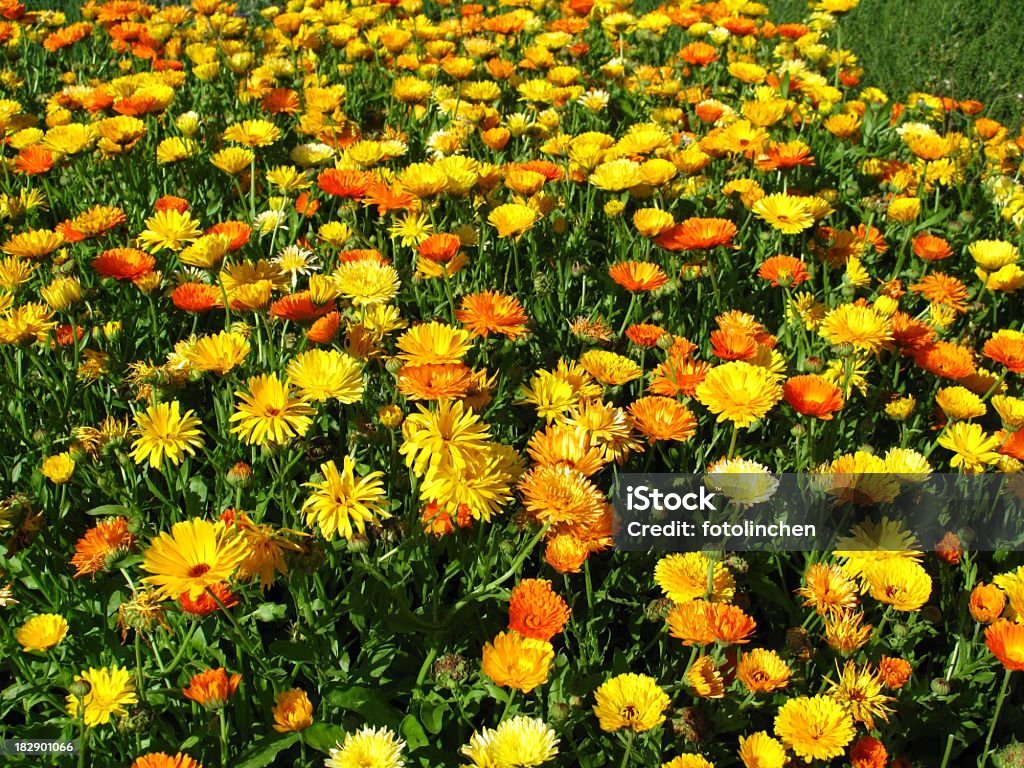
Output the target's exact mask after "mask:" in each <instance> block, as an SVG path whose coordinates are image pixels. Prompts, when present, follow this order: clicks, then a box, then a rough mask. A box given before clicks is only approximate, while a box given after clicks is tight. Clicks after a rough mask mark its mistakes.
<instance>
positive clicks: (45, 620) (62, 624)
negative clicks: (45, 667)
mask: <svg viewBox="0 0 1024 768" xmlns="http://www.w3.org/2000/svg"><path fill="white" fill-rule="evenodd" d="M67 634H68V622H67V620H66V619H65V618H64V617H63V616H58V615H57V614H55V613H44V614H41V615H39V616H33V617H32V618H31V619H29V620H28V621H26V622H25V623H24V624H22V625H21V626H20V627H18V628H17V629H16V630H15V631H14V639H15V640H17V641H18V644H19V645H21V648H22V650H23V651H48V650H50V649H51V648H53V647H55V646H57V645H58V644H60V642H61V640H63V639H64V638H65V636H67Z"/></svg>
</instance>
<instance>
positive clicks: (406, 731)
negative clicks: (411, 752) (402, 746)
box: [398, 715, 430, 749]
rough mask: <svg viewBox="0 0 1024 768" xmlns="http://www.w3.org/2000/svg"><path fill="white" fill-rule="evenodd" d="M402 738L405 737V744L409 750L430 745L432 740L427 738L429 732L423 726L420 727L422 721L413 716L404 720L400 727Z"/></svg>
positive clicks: (408, 716)
mask: <svg viewBox="0 0 1024 768" xmlns="http://www.w3.org/2000/svg"><path fill="white" fill-rule="evenodd" d="M398 730H399V731H400V732H401V734H402V736H404V737H405V743H406V744H407V745H408V747H409V749H416V748H417V747H425V746H426V745H427V744H429V743H430V739H429V738H428V737H427V732H426V731H424V730H423V726H422V725H420V721H419V720H417V719H416V718H415V717H413V716H412V715H406V716H405V717H403V718H402V724H401V725H400V726H399V727H398Z"/></svg>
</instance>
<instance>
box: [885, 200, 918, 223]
mask: <svg viewBox="0 0 1024 768" xmlns="http://www.w3.org/2000/svg"><path fill="white" fill-rule="evenodd" d="M920 213H921V201H920V200H919V199H918V198H916V197H898V198H896V199H895V200H893V201H892V202H891V203H889V207H888V208H886V210H885V215H886V217H887V218H888V219H889V220H890V221H895V222H896V223H897V224H910V223H911V222H912V221H914V219H916V218H917V217H918V215H919V214H920Z"/></svg>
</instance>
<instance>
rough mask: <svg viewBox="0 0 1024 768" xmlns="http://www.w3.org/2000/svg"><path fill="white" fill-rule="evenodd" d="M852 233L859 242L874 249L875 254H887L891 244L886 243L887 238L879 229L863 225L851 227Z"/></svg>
mask: <svg viewBox="0 0 1024 768" xmlns="http://www.w3.org/2000/svg"><path fill="white" fill-rule="evenodd" d="M850 231H851V232H852V233H853V236H854V237H855V238H856V239H857V241H858V242H860V243H863V244H864V245H865V246H869V245H870V246H871V247H872V248H874V249H875V253H885V252H886V251H887V250H889V244H888V243H886V242H885V237H884V236H883V235H882V232H881V230H879V229H878V227H874V226H871V227H865V226H864V225H863V224H858V225H857V226H856V227H850Z"/></svg>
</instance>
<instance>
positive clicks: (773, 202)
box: [751, 193, 814, 235]
mask: <svg viewBox="0 0 1024 768" xmlns="http://www.w3.org/2000/svg"><path fill="white" fill-rule="evenodd" d="M751 210H752V211H753V212H754V215H755V216H757V217H758V218H760V219H762V220H763V221H766V222H767V223H768V224H770V225H771V226H772V228H773V229H777V230H778V231H779V232H781V233H782V234H784V235H795V234H798V233H800V232H803V231H804V230H805V229H807V228H808V227H810V226H811V225H813V224H814V216H813V215H811V207H810V206H809V205H808V204H807V201H806V200H804V199H803V198H801V197H793V196H791V195H787V194H785V193H780V194H775V195H767V196H766V197H762V198H761V199H760V200H758V201H757V202H756V203H754V205H753V206H752V207H751Z"/></svg>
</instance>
